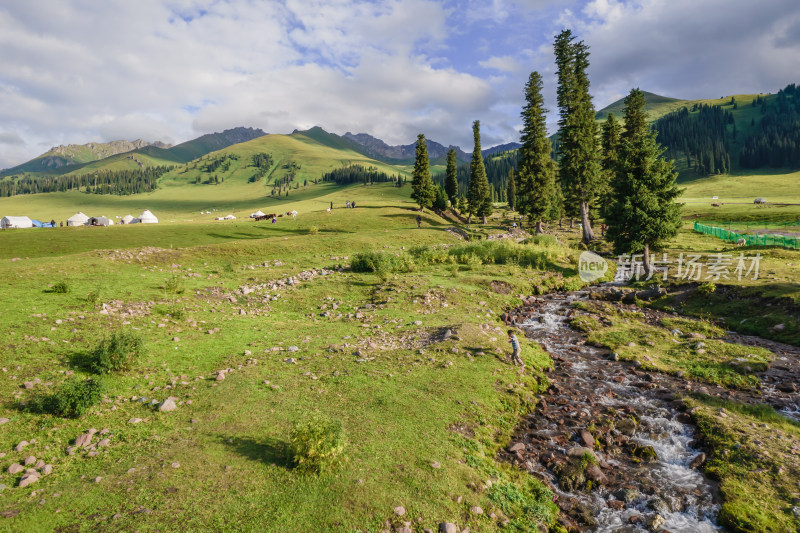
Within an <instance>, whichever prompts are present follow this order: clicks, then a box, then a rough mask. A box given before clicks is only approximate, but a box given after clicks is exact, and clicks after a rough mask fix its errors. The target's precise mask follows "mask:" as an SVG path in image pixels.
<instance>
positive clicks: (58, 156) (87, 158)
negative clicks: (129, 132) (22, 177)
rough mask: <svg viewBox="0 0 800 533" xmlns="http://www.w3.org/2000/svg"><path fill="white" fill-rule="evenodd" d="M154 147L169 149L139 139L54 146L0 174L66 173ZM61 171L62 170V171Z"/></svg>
mask: <svg viewBox="0 0 800 533" xmlns="http://www.w3.org/2000/svg"><path fill="white" fill-rule="evenodd" d="M151 146H152V147H155V148H159V149H167V148H170V145H169V144H165V143H162V142H158V141H156V142H148V141H143V140H141V139H137V140H135V141H124V140H123V141H111V142H107V143H96V142H90V143H87V144H68V145H66V146H64V145H59V146H54V147H53V148H51V149H49V150H48V151H47V152H45V153H43V154H42V155H40V156H38V157H36V158H35V159H32V160H30V161H28V162H26V163H23V164H21V165H18V166H16V167H14V168H10V169H7V170H4V171H2V173H0V174H19V173H22V172H35V173H38V172H45V173H47V172H58V173H63V172H65V171H68V170H67V169H64V167H72V166H76V165H81V164H83V163H90V162H92V161H100V160H101V159H105V158H107V157H111V156H114V155H117V154H122V153H126V152H131V151H133V150H137V149H142V148H147V147H151ZM62 169H63V170H62Z"/></svg>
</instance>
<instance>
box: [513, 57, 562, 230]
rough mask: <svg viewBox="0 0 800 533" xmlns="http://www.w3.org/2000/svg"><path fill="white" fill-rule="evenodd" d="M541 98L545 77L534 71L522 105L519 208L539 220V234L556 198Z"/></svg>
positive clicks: (550, 150)
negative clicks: (543, 78)
mask: <svg viewBox="0 0 800 533" xmlns="http://www.w3.org/2000/svg"><path fill="white" fill-rule="evenodd" d="M546 114H547V110H546V109H545V108H544V98H543V97H542V77H541V76H540V75H539V73H538V72H531V75H530V77H529V78H528V83H526V84H525V107H523V108H522V113H521V117H522V136H521V139H520V140H521V142H522V146H521V147H520V149H519V152H518V156H519V166H518V169H517V171H518V173H519V182H520V194H519V200H518V202H517V204H518V205H517V209H518V210H519V212H520V213H523V214H525V215H528V217H529V218H530V220H531V222H534V221H535V222H536V233H537V234H538V233H541V232H542V231H543V228H542V221H543V219H545V218H547V217H548V214H549V213H550V212H551V208H552V205H551V204H552V203H553V199H554V197H555V189H556V181H555V163H554V162H553V159H552V158H551V157H550V152H552V150H553V147H552V145H551V144H550V138H549V137H548V136H547V121H546V119H545V115H546Z"/></svg>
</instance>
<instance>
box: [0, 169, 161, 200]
mask: <svg viewBox="0 0 800 533" xmlns="http://www.w3.org/2000/svg"><path fill="white" fill-rule="evenodd" d="M173 168H174V167H172V166H156V167H147V168H139V169H135V170H100V171H97V172H92V173H91V174H83V175H80V176H74V175H65V176H39V177H30V176H10V177H8V178H3V179H2V180H0V197H5V196H16V195H20V194H36V193H45V192H66V191H74V190H82V191H85V192H87V193H92V194H115V195H128V194H139V193H143V192H149V191H152V190H153V189H155V188H156V185H157V182H158V178H160V177H161V176H162V175H164V174H165V173H166V172H169V171H170V170H172V169H173Z"/></svg>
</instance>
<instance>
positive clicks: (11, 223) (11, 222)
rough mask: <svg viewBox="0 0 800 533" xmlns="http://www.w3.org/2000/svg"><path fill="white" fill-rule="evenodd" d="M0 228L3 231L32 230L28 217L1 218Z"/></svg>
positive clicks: (31, 223)
mask: <svg viewBox="0 0 800 533" xmlns="http://www.w3.org/2000/svg"><path fill="white" fill-rule="evenodd" d="M0 227H1V228H3V229H11V228H32V227H33V222H31V219H29V218H28V217H13V216H8V217H3V218H2V220H0Z"/></svg>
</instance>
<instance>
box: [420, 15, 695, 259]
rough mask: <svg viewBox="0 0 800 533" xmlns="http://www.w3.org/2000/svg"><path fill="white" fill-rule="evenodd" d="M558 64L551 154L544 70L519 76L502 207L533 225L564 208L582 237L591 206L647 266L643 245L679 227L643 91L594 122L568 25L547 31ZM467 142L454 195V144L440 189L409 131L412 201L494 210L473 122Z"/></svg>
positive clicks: (579, 47) (583, 57) (619, 247)
mask: <svg viewBox="0 0 800 533" xmlns="http://www.w3.org/2000/svg"><path fill="white" fill-rule="evenodd" d="M553 48H554V54H555V59H556V72H557V83H558V86H557V91H556V94H557V105H558V111H559V121H558V139H559V143H558V147H557V150H556V160H554V159H553V158H552V157H551V154H552V153H553V146H552V144H551V141H550V138H549V135H548V133H547V123H546V114H547V110H546V109H545V108H544V99H543V97H542V89H543V84H542V77H541V75H540V74H539V73H538V72H532V73H531V75H530V77H529V79H528V82H527V83H526V85H525V89H524V95H525V102H526V103H525V106H524V107H523V109H522V113H521V118H522V123H523V125H522V133H521V139H520V141H521V143H522V146H521V148H520V149H519V151H518V160H517V163H516V168H509V169H508V179H507V189H506V196H507V198H508V203H509V207H512V208H515V209H516V210H517V211H518V212H519V213H522V214H523V215H527V217H528V219H529V222H530V223H532V224H535V227H536V232H537V233H541V232H542V231H543V226H544V222H546V221H548V220H553V219H555V218H560V217H561V216H562V215H566V216H568V217H578V218H579V219H580V221H581V232H582V242H583V243H584V244H589V243H590V242H591V241H592V240H594V238H595V237H594V232H593V228H592V224H593V222H594V220H595V216H594V213H599V214H600V215H601V216H602V217H603V218H604V220H605V222H607V223H608V224H609V227H608V233H607V235H608V238H609V240H610V241H611V242H612V243H613V245H614V251H615V252H616V253H619V254H622V253H642V252H643V253H644V256H645V257H644V269H645V272H647V273H650V272H651V271H652V266H651V264H650V261H649V253H650V250H651V249H656V248H659V247H660V246H662V245H663V244H664V242H665V241H666V240H667V239H670V238H672V237H673V236H675V235H676V234H677V232H678V228H679V227H680V209H681V208H680V205H679V204H677V203H676V202H675V200H676V198H677V197H678V195H679V194H680V193H679V189H678V188H677V185H676V184H675V179H676V177H677V173H676V172H675V170H674V166H673V163H672V161H671V160H668V159H666V158H665V157H664V153H663V152H664V148H662V147H661V145H660V144H659V143H658V140H657V138H656V133H655V132H654V131H653V130H652V129H651V128H650V127H649V125H648V123H647V117H646V113H645V109H644V108H645V103H646V102H645V97H644V93H642V92H641V91H640V90H639V89H632V90H631V92H630V94H629V95H628V96H627V97H626V99H625V121H624V126H621V125H620V123H619V122H617V120H616V118H615V117H614V116H613V114H610V115H609V117H608V119H607V120H606V122H605V123H604V124H603V126H602V128H600V127H599V126H598V124H597V123H596V122H595V109H594V104H593V103H592V97H591V94H590V92H589V86H590V84H589V78H588V75H587V69H588V66H589V59H588V58H589V48H588V46H587V45H586V44H585V43H584V42H583V41H576V40H575V37H574V36H573V35H572V32H571V31H570V30H564V31H562V32H561V33H560V34H559V35H558V36H557V37H556V39H555V42H554V46H553ZM472 131H473V139H474V150H473V153H472V159H471V162H470V167H469V183H468V185H467V190H466V198H465V197H464V196H461V195H460V191H459V183H458V170H457V166H456V163H455V152H454V151H452V150H451V151H450V152H449V153H448V157H447V169H446V172H445V183H444V189H443V190H442V187H440V186H438V185H434V183H433V181H432V180H431V176H430V168H429V160H428V154H427V148H426V143H425V136H424V134H420V135H419V136H418V138H417V145H416V157H415V163H414V171H413V174H412V175H413V179H412V193H411V198H412V199H414V200H415V201H416V202H417V204H418V205H419V207H420V209H421V210H422V209H424V208H426V207H432V206H434V204H435V201H436V200H437V198H438V197H439V196H440V194H441V193H444V194H445V195H446V196H447V197H448V199H449V201H450V203H451V205H453V206H455V207H457V208H458V209H460V210H462V212H463V214H465V215H466V216H467V219H468V222H469V221H470V220H471V218H472V216H477V217H479V218H480V219H482V221H483V223H484V224H485V223H486V221H487V217H488V215H489V214H491V212H492V202H491V198H492V194H491V191H490V185H489V182H488V179H487V173H486V166H485V162H484V158H483V157H482V156H481V143H480V122H479V121H477V120H476V121H475V122H474V123H473V126H472Z"/></svg>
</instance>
